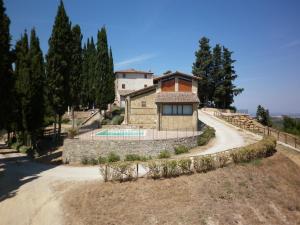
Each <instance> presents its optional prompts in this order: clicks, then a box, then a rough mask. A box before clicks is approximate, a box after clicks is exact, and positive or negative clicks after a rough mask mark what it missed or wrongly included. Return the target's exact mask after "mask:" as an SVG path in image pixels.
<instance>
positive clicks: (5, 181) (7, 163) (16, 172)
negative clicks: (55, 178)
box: [0, 144, 55, 202]
mask: <svg viewBox="0 0 300 225" xmlns="http://www.w3.org/2000/svg"><path fill="white" fill-rule="evenodd" d="M54 167H55V165H45V164H41V163H36V162H32V161H30V160H29V159H28V157H27V156H24V155H21V154H19V153H18V152H17V151H13V150H12V149H8V148H7V146H5V145H4V144H0V202H1V201H3V200H5V199H7V198H11V197H13V196H15V195H16V194H17V192H18V189H19V188H20V187H21V186H22V185H24V184H26V183H28V182H31V181H33V180H35V179H37V178H38V177H39V174H40V173H41V172H43V171H46V170H49V169H52V168H54Z"/></svg>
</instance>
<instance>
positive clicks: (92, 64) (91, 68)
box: [87, 37, 99, 107]
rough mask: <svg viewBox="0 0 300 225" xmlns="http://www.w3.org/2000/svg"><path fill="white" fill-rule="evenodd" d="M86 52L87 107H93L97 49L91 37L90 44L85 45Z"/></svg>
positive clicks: (96, 84)
mask: <svg viewBox="0 0 300 225" xmlns="http://www.w3.org/2000/svg"><path fill="white" fill-rule="evenodd" d="M87 51H88V81H89V91H88V94H89V106H90V107H91V106H93V107H94V106H95V104H96V97H97V93H96V90H97V87H98V86H99V85H98V83H97V72H96V66H97V60H98V59H97V49H96V46H95V43H94V39H93V37H91V41H90V43H89V44H88V45H87Z"/></svg>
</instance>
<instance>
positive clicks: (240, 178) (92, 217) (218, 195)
mask: <svg viewBox="0 0 300 225" xmlns="http://www.w3.org/2000/svg"><path fill="white" fill-rule="evenodd" d="M299 174H300V167H298V166H297V165H296V164H295V163H293V162H292V161H291V160H290V159H288V158H287V157H285V156H283V155H282V154H281V153H276V154H275V155H274V156H272V157H269V158H266V159H263V160H256V161H254V162H252V163H248V164H242V165H232V166H229V167H226V168H222V169H218V170H216V171H212V172H208V173H204V174H194V175H190V176H182V177H178V178H172V179H165V180H152V179H140V180H138V181H136V182H125V183H100V182H93V183H87V184H84V185H82V186H79V187H78V186H77V187H75V188H73V189H72V190H71V191H69V192H68V193H67V194H66V195H65V198H64V203H63V204H64V210H65V222H66V224H72V225H77V224H139V225H141V224H211V225H212V224H228V225H230V224H280V225H281V224H300V176H299Z"/></svg>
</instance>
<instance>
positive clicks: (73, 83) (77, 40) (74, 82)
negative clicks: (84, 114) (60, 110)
mask: <svg viewBox="0 0 300 225" xmlns="http://www.w3.org/2000/svg"><path fill="white" fill-rule="evenodd" d="M81 41H82V35H81V29H80V27H79V25H76V26H74V27H73V28H72V48H71V51H72V52H71V63H72V65H71V71H70V79H69V80H70V84H69V86H70V103H69V104H70V105H71V109H72V127H73V128H74V108H75V107H77V106H78V105H79V102H80V99H79V98H80V88H81V85H82V84H81V82H80V77H81V73H82V47H81Z"/></svg>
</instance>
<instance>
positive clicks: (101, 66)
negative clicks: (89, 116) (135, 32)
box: [95, 27, 109, 109]
mask: <svg viewBox="0 0 300 225" xmlns="http://www.w3.org/2000/svg"><path fill="white" fill-rule="evenodd" d="M97 36H98V40H97V63H96V73H95V75H96V77H95V84H96V106H97V107H99V109H106V108H107V104H108V103H109V98H108V96H107V94H108V90H109V88H108V85H109V55H108V45H107V36H106V29H105V27H102V28H101V30H100V31H98V35H97Z"/></svg>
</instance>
